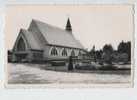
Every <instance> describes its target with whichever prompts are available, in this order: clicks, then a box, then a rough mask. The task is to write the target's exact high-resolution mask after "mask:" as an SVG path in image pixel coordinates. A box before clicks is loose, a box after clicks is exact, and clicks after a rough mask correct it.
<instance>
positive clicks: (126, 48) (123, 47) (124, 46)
mask: <svg viewBox="0 0 137 100" xmlns="http://www.w3.org/2000/svg"><path fill="white" fill-rule="evenodd" d="M118 52H119V53H126V54H128V61H130V60H131V42H130V41H128V42H124V41H122V42H121V43H120V44H119V45H118Z"/></svg>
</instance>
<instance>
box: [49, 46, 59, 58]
mask: <svg viewBox="0 0 137 100" xmlns="http://www.w3.org/2000/svg"><path fill="white" fill-rule="evenodd" d="M50 55H52V56H56V55H58V51H57V49H56V48H55V47H54V48H52V50H51V53H50Z"/></svg>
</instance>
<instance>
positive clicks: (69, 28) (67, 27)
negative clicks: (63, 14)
mask: <svg viewBox="0 0 137 100" xmlns="http://www.w3.org/2000/svg"><path fill="white" fill-rule="evenodd" d="M66 30H67V31H69V32H72V28H71V24H70V20H69V18H68V21H67V24H66Z"/></svg>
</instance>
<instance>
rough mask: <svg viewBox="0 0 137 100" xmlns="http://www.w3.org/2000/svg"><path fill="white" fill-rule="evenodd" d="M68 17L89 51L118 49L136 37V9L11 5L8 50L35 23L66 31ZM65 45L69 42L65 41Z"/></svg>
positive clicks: (96, 6) (6, 19)
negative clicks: (23, 31)
mask: <svg viewBox="0 0 137 100" xmlns="http://www.w3.org/2000/svg"><path fill="white" fill-rule="evenodd" d="M68 17H69V18H70V22H71V25H72V31H73V35H74V37H75V38H76V39H77V40H79V41H80V42H81V44H82V45H83V46H84V47H85V48H86V49H88V50H89V49H91V48H92V47H93V45H95V47H96V50H97V49H101V48H102V47H103V46H104V44H112V46H113V48H114V49H116V48H117V45H118V44H119V43H120V42H121V41H122V40H124V41H131V40H132V37H133V32H134V31H133V7H132V5H54V6H53V5H23V4H22V5H8V6H7V8H6V18H5V22H6V23H5V40H6V47H7V49H12V48H13V45H14V42H15V40H16V38H17V36H18V34H19V31H20V28H24V29H27V28H28V27H29V24H30V22H31V20H32V19H36V20H40V21H43V22H45V23H48V24H51V25H54V26H57V27H59V28H62V29H65V26H66V22H67V19H68ZM64 41H65V39H64Z"/></svg>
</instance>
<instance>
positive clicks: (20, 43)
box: [17, 37, 26, 51]
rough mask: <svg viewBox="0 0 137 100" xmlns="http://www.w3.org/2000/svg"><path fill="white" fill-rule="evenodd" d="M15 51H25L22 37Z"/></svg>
mask: <svg viewBox="0 0 137 100" xmlns="http://www.w3.org/2000/svg"><path fill="white" fill-rule="evenodd" d="M17 50H18V51H25V50H26V46H25V42H24V40H23V38H22V37H21V38H20V39H19V41H18V43H17Z"/></svg>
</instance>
